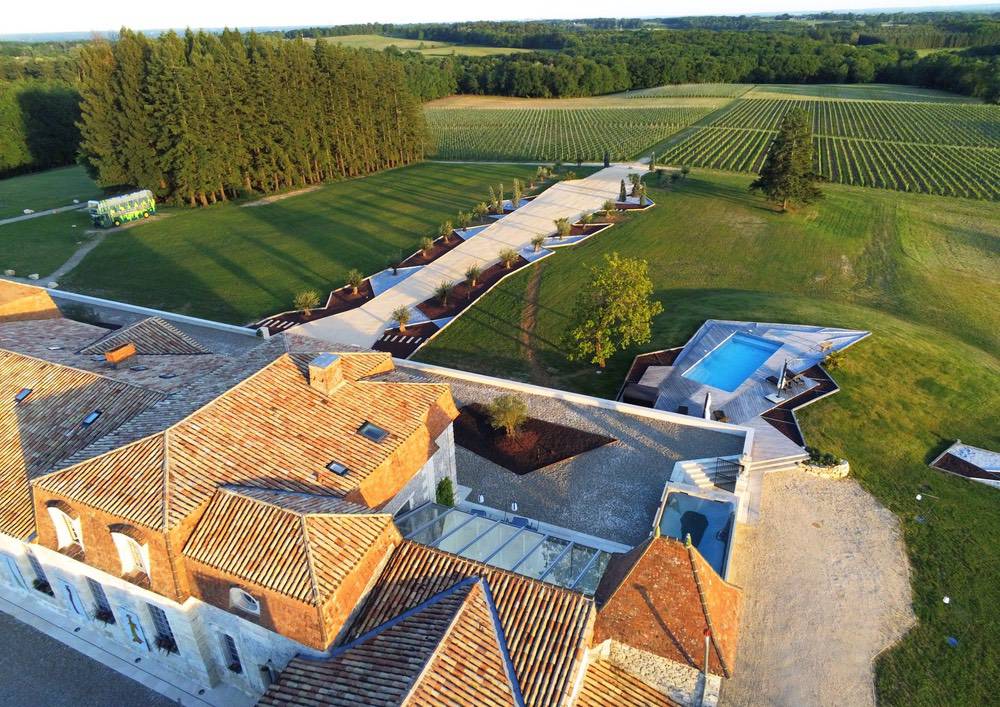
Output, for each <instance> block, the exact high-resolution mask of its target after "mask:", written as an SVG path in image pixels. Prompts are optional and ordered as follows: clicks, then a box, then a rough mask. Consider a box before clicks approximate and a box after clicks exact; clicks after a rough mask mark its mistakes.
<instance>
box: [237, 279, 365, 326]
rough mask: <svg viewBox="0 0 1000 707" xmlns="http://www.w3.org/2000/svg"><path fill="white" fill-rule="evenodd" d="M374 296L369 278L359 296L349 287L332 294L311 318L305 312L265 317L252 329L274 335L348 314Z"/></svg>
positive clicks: (362, 285) (359, 290)
mask: <svg viewBox="0 0 1000 707" xmlns="http://www.w3.org/2000/svg"><path fill="white" fill-rule="evenodd" d="M374 296H375V292H374V291H373V290H372V286H371V283H370V282H369V281H368V279H367V278H365V281H364V282H363V283H361V286H360V287H359V288H358V294H357V295H354V294H351V288H350V286H349V285H347V286H344V287H341V288H340V289H338V290H333V291H332V292H330V294H329V295H328V296H327V298H326V304H325V305H324V306H323V307H317V308H316V309H312V310H310V311H309V316H306V314H305V312H302V311H292V312H282V313H281V314H276V315H274V316H271V317H264V318H263V319H261V320H260V321H259V322H257V323H256V324H254V325H252V327H251V328H254V329H256V328H258V327H262V326H266V327H267V328H268V329H269V330H270V331H271V333H272V334H274V333H276V332H278V331H281V330H283V329H288V328H289V327H292V326H295V325H296V324H302V323H304V322H314V321H316V320H317V319H323V318H324V317H329V316H332V315H334V314H340V313H341V312H346V311H348V310H351V309H354V308H355V307H360V306H361V305H363V304H364V303H365V302H367V301H368V300H370V299H372V298H373V297H374ZM279 325H280V326H279Z"/></svg>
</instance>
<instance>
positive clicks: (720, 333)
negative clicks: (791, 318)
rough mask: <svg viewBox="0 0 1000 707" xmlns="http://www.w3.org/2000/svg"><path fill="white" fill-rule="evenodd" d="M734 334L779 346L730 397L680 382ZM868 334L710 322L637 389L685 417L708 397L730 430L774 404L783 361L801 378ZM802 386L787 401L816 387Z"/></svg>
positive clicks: (809, 383) (650, 371)
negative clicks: (651, 390) (682, 410)
mask: <svg viewBox="0 0 1000 707" xmlns="http://www.w3.org/2000/svg"><path fill="white" fill-rule="evenodd" d="M738 332H742V333H745V334H750V335H752V336H756V337H761V338H764V339H771V340H774V341H779V342H781V344H782V346H781V348H779V349H778V350H777V351H775V352H774V353H773V354H771V355H770V356H769V357H768V358H767V360H765V361H764V363H763V364H762V365H761V366H760V367H759V368H758V369H757V370H756V371H754V372H753V373H751V374H750V376H749V377H748V378H747V379H746V380H745V381H743V383H741V384H740V385H739V386H738V387H737V388H736V390H734V391H732V392H727V391H725V390H721V389H719V388H714V387H712V386H709V385H705V384H703V383H699V382H697V381H694V380H691V379H689V378H685V377H684V375H683V374H684V373H685V372H686V371H687V370H688V369H689V368H691V367H692V366H694V365H695V364H696V363H698V361H700V360H701V359H702V358H704V357H705V356H707V355H708V354H709V353H710V352H711V351H713V350H714V349H716V348H717V347H718V346H720V345H721V344H723V343H724V342H725V341H726V340H728V339H729V338H730V337H731V336H732V335H733V334H736V333H738ZM868 334H869V332H866V331H858V330H853V329H837V328H831V327H818V326H804V325H798V324H768V323H761V322H739V321H726V320H718V319H709V320H707V321H706V322H705V323H704V324H703V325H702V326H701V328H700V329H698V331H697V332H696V333H695V335H694V336H693V337H691V340H690V341H688V343H687V344H686V345H685V346H684V348H683V350H682V351H681V352H680V354H678V355H677V358H676V359H675V360H674V362H673V365H672V366H650V367H649V368H647V369H646V371H645V373H644V374H643V376H642V378H641V380H640V381H639V384H640V385H644V386H650V387H655V388H656V389H657V398H656V404H655V407H657V408H658V409H660V410H667V411H671V412H673V411H676V410H677V409H678V407H680V406H686V407H687V408H688V410H689V414H694V415H697V414H699V413H700V411H701V410H702V408H703V407H704V404H705V396H706V394H709V393H710V394H711V397H712V401H711V402H712V405H711V407H712V410H722V411H724V412H725V414H726V417H727V418H728V419H729V421H730V422H732V423H734V424H746V423H749V422H750V421H751V420H753V419H754V418H756V417H758V416H760V415H761V414H762V413H765V412H767V411H768V410H770V409H771V408H773V407H775V405H776V404H777V403H775V402H774V401H773V400H770V399H769V398H768V397H767V396H768V395H771V394H773V393H775V392H776V390H777V389H776V387H775V385H774V384H773V383H770V382H768V380H767V378H768V377H770V376H774V377H775V378H777V377H778V376H780V375H781V368H782V365H783V364H784V363H785V361H786V360H788V367H789V370H790V371H792V372H794V373H799V372H801V371H804V370H805V369H808V368H810V367H812V366H814V365H816V364H817V363H819V362H820V361H822V360H823V359H824V358H825V357H826V355H827V354H828V353H830V352H833V351H840V350H843V349H845V348H847V347H848V346H851V345H852V344H855V343H857V342H858V341H860V340H861V339H863V338H865V337H866V336H868ZM804 380H805V383H804V385H800V386H798V387H796V388H794V389H789V390H788V391H786V397H787V396H790V395H792V394H794V395H800V394H801V393H804V392H806V391H808V390H810V389H811V388H813V387H815V386H817V385H818V383H817V382H816V381H813V380H810V379H804Z"/></svg>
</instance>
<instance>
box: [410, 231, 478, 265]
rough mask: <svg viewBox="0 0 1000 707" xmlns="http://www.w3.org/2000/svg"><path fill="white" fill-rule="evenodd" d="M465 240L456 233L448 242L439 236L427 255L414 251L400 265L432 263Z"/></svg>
mask: <svg viewBox="0 0 1000 707" xmlns="http://www.w3.org/2000/svg"><path fill="white" fill-rule="evenodd" d="M464 242H465V241H463V240H462V239H461V238H459V237H458V236H456V235H454V234H453V235H452V236H451V238H450V239H449V241H448V242H447V243H445V242H444V239H443V238H438V239H437V240H435V241H434V245H433V246H431V249H430V251H428V253H427V255H424V253H423V251H419V250H418V251H417V252H416V253H414V254H413V255H411V256H410V257H409V258H407V259H406V260H404V261H403V262H402V263H400V264H399V267H401V268H410V267H413V266H415V265H427V264H428V263H432V262H434V261H435V260H437V259H438V258H440V257H441V256H442V255H444V254H445V253H447V252H448V251H449V250H452V249H453V248H457V247H458V246H460V245H461V244H462V243H464Z"/></svg>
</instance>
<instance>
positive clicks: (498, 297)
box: [417, 170, 1000, 705]
mask: <svg viewBox="0 0 1000 707" xmlns="http://www.w3.org/2000/svg"><path fill="white" fill-rule="evenodd" d="M749 181H750V180H749V178H748V177H743V176H736V175H731V174H722V173H709V172H703V171H701V170H696V171H695V174H693V175H692V176H691V177H690V178H689V179H688V180H687V181H686V182H682V183H681V184H680V186H679V187H677V188H676V189H675V190H674V191H673V192H665V191H663V190H660V189H655V188H654V189H652V190H651V191H650V196H651V197H652V198H653V199H654V200H655V201H657V203H658V205H657V207H656V208H654V209H652V210H651V211H649V212H647V213H645V214H640V215H634V216H632V217H631V218H630V220H629V222H628V223H626V224H623V225H619V226H616V227H615V228H612V229H610V230H609V231H607V232H605V233H604V234H602V235H600V236H598V237H597V238H596V239H595V240H592V241H590V242H588V243H586V244H584V245H581V246H579V247H576V248H570V249H566V250H564V251H562V252H560V253H558V254H557V255H556V256H554V257H552V258H548V259H546V260H544V261H542V262H541V263H540V264H539V265H537V266H535V267H533V268H527V269H525V271H524V272H522V273H520V274H518V275H516V276H514V277H512V278H510V279H509V280H507V281H505V282H504V283H503V284H502V285H500V287H499V288H498V289H497V290H494V292H493V293H491V294H490V295H488V296H487V297H486V298H484V299H483V300H482V301H481V302H480V303H479V304H478V305H476V306H475V307H473V308H472V309H470V310H469V311H468V312H467V313H466V314H465V315H463V317H462V318H460V319H459V320H458V321H456V322H455V323H454V324H452V325H451V326H450V327H448V328H447V329H446V330H445V331H444V332H443V333H442V334H441V335H440V336H438V337H437V338H436V339H435V340H434V341H433V342H432V343H431V345H430V346H429V347H428V348H426V349H424V350H422V351H421V352H420V353H419V354H418V356H417V357H418V358H420V359H422V360H425V361H431V362H435V363H441V364H443V365H453V366H461V367H463V368H472V369H474V370H478V371H481V372H485V373H492V374H497V375H503V376H513V377H518V378H522V379H524V380H531V381H533V382H538V383H544V384H549V385H554V386H556V387H562V388H567V389H572V390H578V391H582V392H588V393H593V394H598V395H604V396H608V397H613V396H614V394H615V393H616V391H617V389H618V386H619V385H620V384H621V381H622V378H623V377H624V374H625V372H626V370H627V368H628V366H629V364H630V362H631V359H632V356H633V355H634V354H636V353H638V352H639V351H640V350H652V349H658V348H665V347H669V346H677V345H681V344H683V343H684V342H685V341H686V340H687V338H688V337H689V336H690V335H691V334H692V333H693V332H694V331H695V329H696V328H697V327H698V326H699V325H700V324H701V323H702V322H703V321H704V320H705V319H707V318H720V319H723V318H724V319H747V320H758V321H779V322H781V321H786V322H799V323H809V324H826V325H831V326H842V327H856V328H863V329H868V330H870V331H872V332H873V336H871V337H870V338H869V339H867V340H865V341H864V342H862V343H861V344H859V345H858V346H856V347H855V348H854V349H851V350H850V352H849V353H848V355H847V359H846V361H845V363H844V365H843V367H842V368H841V369H839V370H837V371H835V372H834V376H835V377H836V378H837V380H838V382H839V383H840V384H841V386H842V391H841V392H840V393H838V394H837V395H835V396H833V397H831V398H829V399H827V400H824V401H821V402H819V403H817V404H815V405H813V406H811V407H809V408H806V409H805V410H803V411H802V414H801V415H800V420H801V422H802V423H803V427H804V431H805V434H806V437H807V439H808V440H809V442H810V443H812V444H814V445H816V446H818V447H820V448H822V449H825V450H829V451H832V452H834V453H837V454H840V455H842V456H844V457H845V458H847V459H849V460H850V461H851V465H852V470H853V472H852V473H853V474H854V475H855V476H856V478H857V479H858V480H859V481H860V482H861V483H862V484H863V485H864V486H865V488H867V489H868V490H869V491H870V492H871V493H873V494H874V495H875V496H876V497H877V498H878V499H879V500H880V501H881V502H882V503H883V504H884V505H886V506H887V507H888V508H890V509H891V510H892V511H894V512H895V513H897V514H898V516H899V518H900V521H901V523H902V527H903V531H904V535H905V538H906V541H907V546H908V549H909V553H910V558H911V563H912V568H913V577H912V579H913V587H914V608H915V611H916V614H917V616H918V618H919V621H920V623H919V625H918V627H917V628H916V629H914V631H912V632H911V633H910V635H909V636H908V637H907V638H906V639H905V640H904V641H903V642H902V643H901V644H900V645H899V646H897V647H896V648H894V649H893V650H891V651H889V652H887V653H886V654H884V655H883V656H882V657H881V658H880V660H879V662H878V670H877V689H878V693H879V700H880V702H883V703H886V704H906V705H939V704H986V703H991V702H994V701H995V687H993V686H995V685H997V684H1000V647H998V641H997V637H998V636H1000V618H998V612H997V611H996V607H997V606H998V605H1000V585H998V583H997V582H996V577H998V576H1000V511H998V508H1000V506H998V503H1000V493H998V492H997V491H995V490H992V489H989V488H986V487H983V486H980V485H975V484H972V483H971V482H966V481H963V480H960V479H957V478H954V477H950V476H946V475H944V474H941V473H938V472H936V471H932V470H930V469H928V468H927V466H926V464H927V462H928V461H929V460H930V459H931V458H932V457H933V456H934V455H935V454H936V453H937V452H938V451H940V450H941V449H942V448H943V447H944V446H945V445H946V444H947V443H948V442H949V441H951V440H954V439H955V438H961V439H962V440H963V441H965V442H969V443H971V444H978V445H982V446H986V447H991V448H994V449H996V448H1000V434H998V433H997V425H996V421H997V420H998V419H1000V359H998V356H997V353H998V352H1000V307H997V305H996V294H995V293H996V292H997V288H998V286H1000V204H996V203H990V202H973V201H966V200H961V199H953V198H942V197H930V196H920V195H915V194H900V193H890V192H883V191H878V190H871V189H859V188H851V187H841V186H834V185H828V186H826V187H825V191H826V193H827V197H826V199H824V201H823V202H822V203H821V204H819V205H818V206H816V207H811V208H807V209H804V210H802V211H800V212H798V213H794V214H788V215H780V214H776V213H774V212H773V211H771V210H770V209H769V208H768V207H767V206H765V205H764V204H763V203H762V202H760V201H759V200H758V198H757V197H754V196H751V195H750V194H748V193H747V191H746V187H747V185H748V184H749ZM613 250H617V251H618V252H620V253H622V254H623V255H628V256H634V257H643V258H646V259H647V260H648V261H649V267H650V273H651V276H652V278H653V280H654V286H655V288H656V297H657V298H658V299H659V300H660V301H662V303H663V305H664V310H665V311H664V313H663V314H662V315H660V316H659V317H658V318H657V320H656V321H655V322H654V327H653V341H652V342H651V343H650V344H648V345H646V346H643V347H639V348H636V349H634V350H631V351H628V352H623V353H621V354H619V355H618V356H616V357H615V358H614V359H613V360H612V361H611V362H610V363H609V365H608V369H607V370H606V371H605V372H604V373H603V374H601V375H597V374H596V372H595V369H594V367H593V366H580V365H578V364H570V363H568V362H567V361H566V359H565V357H564V355H563V353H562V352H561V351H560V349H559V344H558V341H559V338H560V335H561V334H562V332H563V330H564V329H565V327H566V325H567V322H568V317H569V314H570V312H571V310H572V307H573V300H574V297H575V293H576V292H577V291H579V289H580V288H581V287H582V286H584V284H585V283H586V281H587V278H588V275H587V271H588V268H589V267H590V266H591V265H593V264H597V263H599V262H601V256H602V255H603V254H604V253H608V252H611V251H613ZM539 269H540V270H539ZM538 272H540V282H539V283H538V292H539V294H538V300H537V304H538V307H537V323H536V324H535V325H534V327H531V317H530V316H529V317H524V316H523V315H524V311H525V301H526V299H528V297H527V294H528V293H529V292H530V288H529V283H530V281H531V278H532V277H533V275H534V274H536V273H538ZM522 342H526V345H525V343H522ZM532 357H533V358H532ZM532 361H534V363H532ZM917 493H923V494H924V500H923V502H919V503H918V502H917V501H916V494H917ZM935 497H936V498H935ZM918 516H923V522H920V520H918ZM945 595H948V596H950V597H951V603H950V604H948V605H945V604H944V603H943V601H942V597H943V596H945ZM948 636H954V637H956V638H957V639H958V640H959V644H958V647H957V648H950V647H949V646H948V644H947V643H946V638H947V637H948Z"/></svg>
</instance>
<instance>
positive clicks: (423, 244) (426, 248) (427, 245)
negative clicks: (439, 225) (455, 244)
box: [420, 236, 434, 258]
mask: <svg viewBox="0 0 1000 707" xmlns="http://www.w3.org/2000/svg"><path fill="white" fill-rule="evenodd" d="M433 247H434V241H433V240H432V239H430V238H428V237H427V236H424V237H423V238H421V239H420V252H421V254H422V255H423V256H424V257H425V258H426V257H427V256H428V255H430V253H431V248H433Z"/></svg>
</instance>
